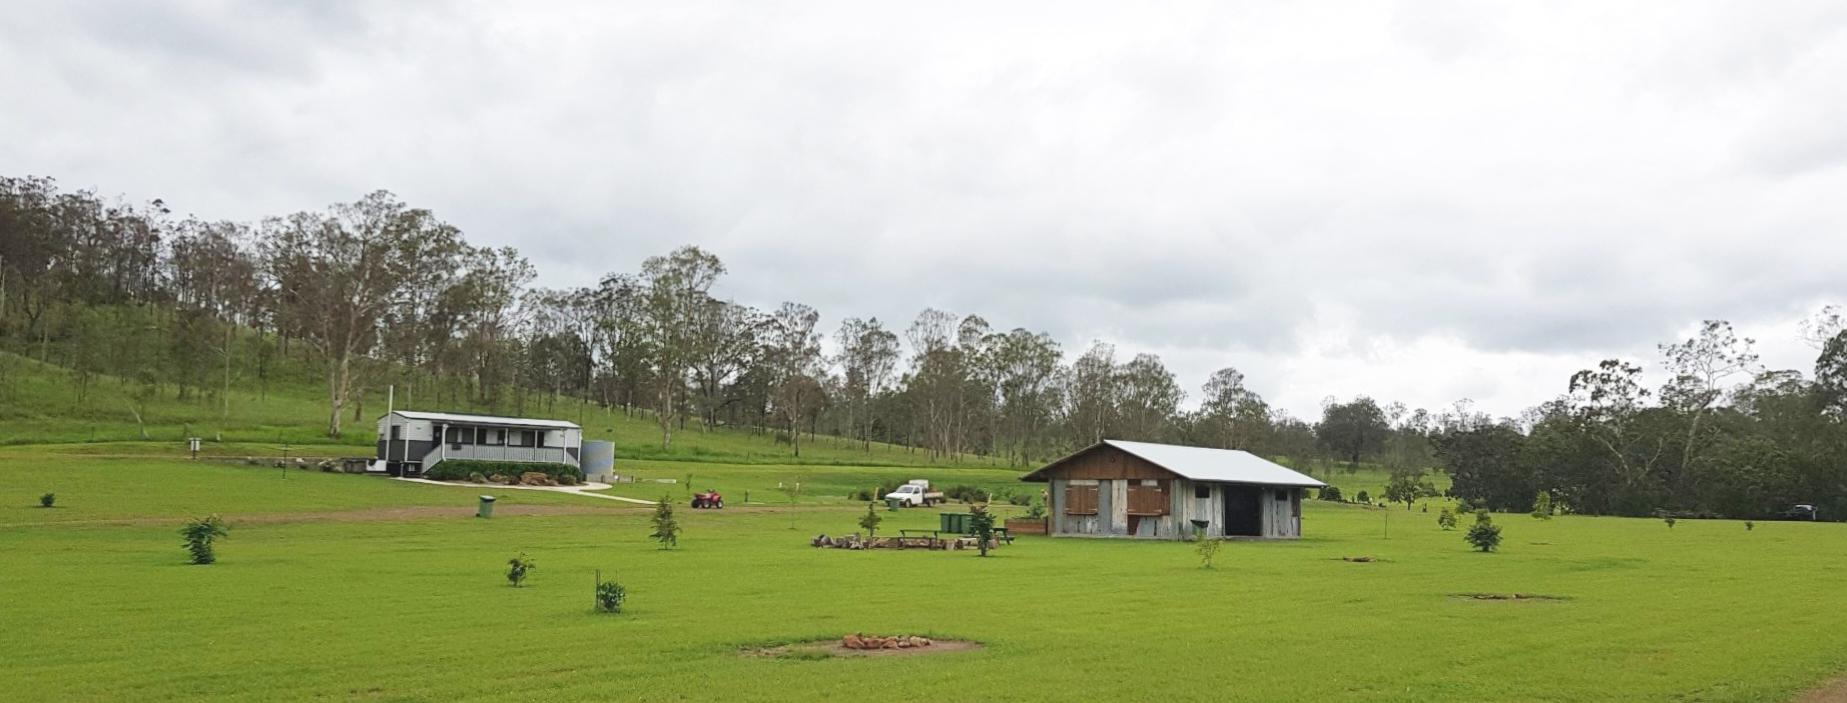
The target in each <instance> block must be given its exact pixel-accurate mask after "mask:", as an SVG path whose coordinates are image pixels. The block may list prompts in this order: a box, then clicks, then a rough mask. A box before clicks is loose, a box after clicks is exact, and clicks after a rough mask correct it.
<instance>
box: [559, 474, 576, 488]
mask: <svg viewBox="0 0 1847 703" xmlns="http://www.w3.org/2000/svg"><path fill="white" fill-rule="evenodd" d="M557 480H558V485H560V486H575V485H577V475H576V474H568V473H567V474H564V475H561V476H558V477H557Z"/></svg>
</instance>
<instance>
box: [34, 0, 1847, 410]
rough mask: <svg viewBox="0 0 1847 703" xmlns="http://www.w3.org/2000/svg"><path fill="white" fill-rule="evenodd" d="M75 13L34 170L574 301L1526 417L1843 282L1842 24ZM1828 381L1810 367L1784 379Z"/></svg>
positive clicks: (1311, 7)
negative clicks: (334, 217)
mask: <svg viewBox="0 0 1847 703" xmlns="http://www.w3.org/2000/svg"><path fill="white" fill-rule="evenodd" d="M316 8H317V9H316V10H314V11H302V10H299V9H296V7H295V6H293V5H289V4H277V5H273V6H270V5H252V4H225V3H217V2H192V3H180V4H155V5H138V4H128V3H123V4H115V3H45V4H37V5H29V6H26V7H23V8H18V10H17V11H16V12H13V13H12V15H10V16H9V22H7V23H6V24H5V25H4V26H0V65H5V66H8V67H9V70H8V71H6V72H3V73H0V94H5V95H8V96H11V97H13V98H14V99H12V100H10V101H9V105H8V108H7V109H6V110H0V135H3V136H0V170H3V171H5V172H7V173H15V174H18V173H34V174H46V175H53V176H57V177H59V178H60V179H61V180H62V181H63V182H64V183H65V184H66V185H67V186H74V187H88V186H94V187H97V188H99V189H101V190H103V191H104V192H111V193H115V192H119V193H124V194H127V195H129V196H131V197H135V198H153V197H162V198H165V199H167V200H168V201H169V202H171V203H173V204H175V205H176V206H177V207H178V208H179V209H180V210H181V211H182V212H197V213H200V214H202V215H208V216H216V217H239V218H254V217H258V216H262V215H267V214H277V213H283V212H288V211H291V210H295V209H303V208H315V207H320V206H322V205H325V204H327V203H329V202H333V201H336V200H350V199H352V198H355V197H358V196H359V195H360V194H362V193H364V192H366V191H369V190H371V189H374V188H381V187H382V188H389V189H392V190H395V191H397V192H398V193H399V194H400V195H402V196H404V197H405V198H406V199H408V200H410V201H411V202H413V203H416V204H418V205H422V206H425V207H430V208H432V209H434V210H436V211H437V212H438V213H439V214H441V215H442V216H444V217H445V218H447V219H449V220H450V221H452V222H454V223H455V224H457V225H459V226H461V227H462V228H463V229H464V230H465V231H467V232H468V234H469V236H470V238H471V239H473V240H475V241H477V242H481V243H492V244H510V245H514V246H517V247H519V248H520V249H521V250H522V251H523V252H525V253H526V254H527V255H528V256H529V257H531V258H532V259H533V260H534V263H535V264H537V266H538V267H539V269H540V271H541V272H542V283H544V284H546V285H568V284H583V283H589V282H592V281H594V280H595V279H596V278H597V277H599V276H601V275H602V274H604V273H607V272H610V271H627V270H632V269H634V268H635V267H636V265H637V264H638V263H639V261H640V260H641V259H642V258H643V257H645V256H648V255H652V254H657V253H661V252H664V251H666V250H668V249H670V248H672V247H673V246H676V245H678V244H682V243H697V244H700V245H702V246H706V247H708V248H710V249H712V250H713V251H715V252H717V253H718V254H719V255H721V256H722V257H723V258H724V259H725V260H726V262H727V263H728V264H729V265H730V267H731V270H732V272H733V273H732V276H731V277H730V278H729V279H728V281H727V282H726V283H725V285H724V290H725V291H726V292H728V293H729V294H731V295H734V296H736V297H738V298H739V299H741V300H744V301H747V302H750V303H754V304H758V305H762V306H766V307H767V306H773V305H775V304H776V303H778V302H780V301H782V300H785V299H793V300H800V301H802V302H806V303H809V304H811V305H814V306H815V307H816V308H818V309H820V310H821V311H822V312H823V314H824V315H826V319H825V320H824V324H832V323H834V322H837V321H838V320H839V319H840V318H843V317H846V316H849V315H852V316H862V317H863V316H874V315H876V316H879V317H881V318H882V319H885V320H886V321H888V322H889V323H892V324H894V325H895V326H898V327H902V326H903V325H904V324H905V323H907V322H908V320H909V319H910V318H911V316H913V315H914V314H916V312H917V311H918V310H919V309H921V308H923V307H924V306H926V305H932V306H937V307H942V308H946V309H950V310H954V311H957V312H962V313H967V312H978V313H980V314H982V315H983V316H984V317H986V318H987V319H988V320H989V321H990V322H991V323H992V324H993V325H994V326H996V327H998V328H1003V329H1004V328H1011V327H1014V326H1024V327H1028V328H1032V329H1044V330H1048V331H1050V332H1052V333H1053V334H1055V335H1056V336H1057V337H1058V338H1059V339H1060V340H1061V341H1063V342H1064V343H1065V347H1066V350H1067V351H1068V352H1070V353H1073V354H1075V353H1077V352H1079V351H1081V349H1082V348H1083V347H1084V346H1085V345H1086V344H1087V343H1088V341H1089V340H1090V339H1092V338H1097V337H1103V338H1107V339H1110V340H1112V341H1114V342H1116V343H1117V345H1118V347H1119V348H1120V350H1121V351H1122V352H1123V353H1125V354H1132V353H1134V352H1136V351H1142V350H1149V351H1157V352H1159V353H1161V354H1162V355H1163V356H1164V358H1166V359H1167V360H1168V361H1169V363H1170V364H1171V365H1173V366H1174V367H1175V368H1176V370H1177V371H1178V372H1180V375H1181V378H1182V382H1183V383H1184V384H1185V385H1187V386H1188V387H1189V389H1190V390H1192V391H1195V392H1196V391H1197V386H1198V385H1199V384H1200V383H1203V381H1204V379H1205V375H1206V374H1207V373H1209V372H1210V371H1211V370H1212V369H1214V368H1217V367H1219V366H1224V365H1236V366H1238V367H1239V368H1241V369H1244V370H1245V371H1246V372H1247V373H1249V374H1250V376H1251V383H1252V385H1253V387H1255V388H1256V389H1257V390H1259V391H1261V392H1264V393H1265V394H1266V395H1268V396H1270V397H1271V398H1272V399H1273V400H1275V401H1278V402H1279V403H1281V404H1282V405H1284V406H1286V407H1288V408H1289V409H1291V410H1292V411H1293V412H1295V413H1296V414H1298V415H1305V416H1313V415H1314V414H1315V412H1316V411H1317V405H1318V402H1319V400H1320V398H1321V397H1322V396H1323V395H1327V394H1337V395H1341V396H1347V395H1352V394H1355V393H1369V394H1372V395H1374V396H1377V397H1381V398H1389V399H1396V400H1402V401H1404V402H1406V403H1407V404H1411V405H1413V406H1425V407H1431V408H1436V407H1440V406H1443V405H1446V404H1447V403H1448V402H1449V401H1451V400H1453V399H1454V398H1455V397H1457V396H1462V395H1466V396H1469V397H1472V398H1474V399H1475V400H1476V401H1477V403H1478V405H1479V407H1482V408H1483V409H1486V410H1488V411H1491V412H1496V413H1501V414H1511V413H1514V412H1517V411H1518V409H1519V408H1521V407H1523V406H1525V405H1529V404H1532V403H1536V402H1539V401H1542V400H1545V399H1546V398H1548V397H1550V396H1551V395H1554V394H1556V393H1557V392H1558V391H1559V390H1561V389H1562V386H1563V384H1564V381H1565V376H1567V375H1568V374H1569V373H1570V371H1571V370H1574V369H1576V368H1580V367H1582V366H1585V365H1588V364H1591V363H1594V362H1595V361H1596V360H1597V359H1600V358H1603V357H1605V356H1612V355H1623V356H1629V357H1632V358H1642V359H1651V360H1652V359H1653V358H1654V353H1653V349H1654V345H1655V344H1656V343H1659V342H1663V341H1669V340H1670V339H1672V338H1673V337H1674V336H1675V335H1677V334H1680V333H1682V332H1684V331H1685V330H1687V329H1688V328H1689V327H1690V326H1691V325H1692V324H1694V323H1695V322H1696V321H1697V320H1699V319H1701V318H1705V317H1725V318H1728V319H1732V320H1733V321H1734V322H1736V323H1737V324H1738V326H1739V328H1740V330H1741V331H1742V332H1744V333H1746V334H1754V335H1756V336H1758V337H1759V338H1760V339H1762V340H1764V343H1765V346H1766V347H1767V348H1768V347H1769V346H1771V345H1772V344H1773V342H1772V340H1783V341H1781V342H1775V343H1776V344H1785V345H1786V344H1787V342H1788V338H1789V337H1790V336H1791V335H1792V334H1793V320H1794V319H1795V318H1796V317H1797V316H1799V315H1800V314H1802V313H1803V312H1806V311H1807V310H1810V309H1812V308H1813V307H1814V306H1815V305H1816V304H1817V303H1819V302H1820V301H1822V300H1824V299H1828V298H1830V297H1833V298H1836V299H1838V298H1839V297H1841V296H1842V295H1843V292H1842V291H1843V289H1842V288H1841V285H1840V282H1841V281H1842V280H1847V236H1844V235H1843V227H1844V226H1847V198H1841V197H1839V194H1840V193H1841V192H1847V190H1844V188H1843V186H1847V168H1843V164H1844V163H1847V146H1843V145H1847V92H1843V89H1842V88H1841V82H1840V81H1839V80H1838V76H1840V75H1843V74H1847V13H1843V12H1842V11H1841V10H1840V9H1839V6H1838V5H1835V4H1830V3H1814V4H1812V5H1805V4H1801V3H1797V4H1779V5H1776V6H1764V5H1762V4H1754V3H1688V2H1673V3H1659V4H1654V5H1612V4H1609V3H1596V2H1586V3H1563V4H1558V3H1548V4H1543V5H1504V6H1493V5H1488V4H1483V3H1472V2H1455V3H1404V4H1387V3H1370V2H1356V3H1322V4H1313V3H1295V4H1287V5H1277V6H1256V7H1228V6H1226V5H1224V4H1221V3H1203V2H1202V3H1180V4H1173V5H1163V6H1161V7H1160V8H1158V9H1156V8H1130V7H1127V6H1122V5H1119V4H1101V3H1098V4H1086V3H1045V4H1016V5H1003V6H995V5H992V4H977V3H968V4H956V3H948V4H945V3H934V4H915V5H902V6H874V5H869V4H864V3H838V4H831V5H828V4H820V5H805V6H801V7H797V8H789V7H772V6H770V5H768V4H763V3H672V4H668V5H657V6H649V5H640V6H621V5H612V4H606V3H582V4H578V5H561V6H551V5H547V6H545V7H528V6H526V5H520V4H504V3H463V4H455V5H440V6H436V5H426V4H421V3H418V4H411V3H395V2H360V3H353V4H336V5H324V6H316ZM1778 354H1780V355H1781V356H1780V357H1779V358H1788V359H1790V360H1791V361H1790V362H1788V363H1785V364H1783V365H1785V366H1797V367H1802V368H1805V367H1806V363H1798V362H1802V360H1801V359H1800V353H1799V352H1797V351H1793V350H1792V351H1789V352H1787V353H1784V352H1778Z"/></svg>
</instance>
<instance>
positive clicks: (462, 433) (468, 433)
mask: <svg viewBox="0 0 1847 703" xmlns="http://www.w3.org/2000/svg"><path fill="white" fill-rule="evenodd" d="M444 434H447V435H449V444H450V445H451V446H454V447H456V448H457V449H460V448H461V446H462V445H464V444H474V443H475V428H473V427H451V428H449V431H448V432H445V433H444Z"/></svg>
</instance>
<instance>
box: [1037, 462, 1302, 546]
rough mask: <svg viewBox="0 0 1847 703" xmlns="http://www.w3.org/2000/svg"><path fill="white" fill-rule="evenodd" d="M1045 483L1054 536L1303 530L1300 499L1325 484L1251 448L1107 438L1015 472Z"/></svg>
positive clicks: (1287, 534) (1276, 534) (1279, 535)
mask: <svg viewBox="0 0 1847 703" xmlns="http://www.w3.org/2000/svg"><path fill="white" fill-rule="evenodd" d="M1020 480H1022V481H1036V482H1046V483H1050V484H1051V485H1050V486H1049V487H1048V490H1047V497H1048V500H1047V508H1048V510H1047V512H1048V513H1049V516H1048V517H1049V519H1050V524H1049V525H1048V527H1047V531H1048V532H1049V533H1051V534H1053V535H1064V536H1077V537H1139V538H1143V539H1188V538H1191V537H1192V535H1193V532H1194V530H1195V528H1197V529H1199V530H1202V531H1204V533H1205V534H1207V535H1212V536H1219V537H1267V538H1273V539H1295V538H1298V537H1301V536H1302V498H1303V497H1304V494H1305V493H1307V491H1308V489H1310V488H1320V487H1322V486H1325V485H1327V484H1325V483H1322V482H1320V481H1317V480H1315V479H1314V478H1312V477H1309V476H1307V475H1305V474H1301V473H1297V472H1296V471H1294V470H1292V469H1289V468H1288V467H1285V466H1282V465H1280V464H1277V463H1274V462H1271V461H1268V460H1266V459H1263V458H1262V457H1258V456H1257V455H1255V454H1251V453H1249V452H1243V451H1237V450H1233V449H1208V448H1205V447H1186V446H1180V445H1174V444H1151V443H1147V442H1124V441H1119V440H1113V439H1112V440H1104V441H1102V442H1099V443H1097V444H1094V445H1091V446H1089V447H1086V448H1084V449H1082V450H1079V451H1078V452H1077V453H1075V454H1072V455H1070V456H1067V457H1065V458H1063V459H1059V460H1058V461H1054V462H1052V463H1050V464H1047V465H1045V466H1044V467H1041V468H1040V469H1038V470H1037V471H1033V472H1032V473H1029V474H1026V475H1025V476H1022V477H1020Z"/></svg>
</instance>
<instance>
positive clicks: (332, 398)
mask: <svg viewBox="0 0 1847 703" xmlns="http://www.w3.org/2000/svg"><path fill="white" fill-rule="evenodd" d="M351 363H352V357H351V355H350V354H347V353H345V352H342V353H341V354H340V357H339V359H338V360H337V361H336V360H329V363H328V366H327V405H328V413H327V436H329V437H333V438H336V439H337V438H339V436H340V411H342V410H345V409H346V391H347V383H348V382H349V381H350V380H351V379H352V376H351V374H350V372H349V369H350V364H351Z"/></svg>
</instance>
